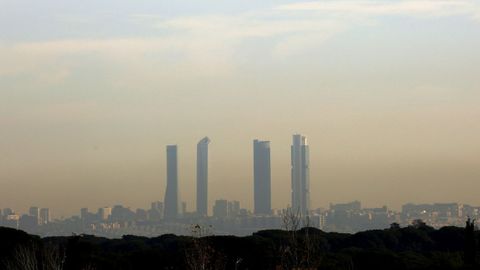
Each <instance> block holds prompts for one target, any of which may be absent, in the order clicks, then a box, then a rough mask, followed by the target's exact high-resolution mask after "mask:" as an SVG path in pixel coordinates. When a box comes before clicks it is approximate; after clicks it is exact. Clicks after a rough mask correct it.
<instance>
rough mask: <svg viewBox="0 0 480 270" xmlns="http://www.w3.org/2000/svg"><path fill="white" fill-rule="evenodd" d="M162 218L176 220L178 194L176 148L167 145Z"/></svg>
mask: <svg viewBox="0 0 480 270" xmlns="http://www.w3.org/2000/svg"><path fill="white" fill-rule="evenodd" d="M163 205H164V207H165V208H164V215H163V216H164V218H165V219H166V220H175V219H176V218H178V211H179V193H178V161H177V146H176V145H167V188H166V190H165V200H164V204H163Z"/></svg>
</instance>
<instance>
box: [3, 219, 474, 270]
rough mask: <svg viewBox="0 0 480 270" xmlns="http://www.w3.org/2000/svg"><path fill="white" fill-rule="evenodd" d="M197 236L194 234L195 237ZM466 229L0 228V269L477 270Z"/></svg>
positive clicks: (469, 228)
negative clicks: (144, 231)
mask: <svg viewBox="0 0 480 270" xmlns="http://www.w3.org/2000/svg"><path fill="white" fill-rule="evenodd" d="M197 236H198V235H197ZM479 237H480V234H479V233H478V232H476V231H475V230H474V226H473V223H469V224H467V226H466V228H458V227H444V228H441V229H438V230H436V229H433V228H431V227H429V226H426V225H425V224H417V225H416V226H409V227H405V228H399V227H398V226H392V227H391V228H390V229H385V230H373V231H365V232H360V233H356V234H341V233H325V232H322V231H320V230H318V229H314V228H303V229H301V230H298V231H293V230H290V231H283V230H266V231H260V232H257V233H255V234H253V235H252V236H248V237H234V236H203V237H188V236H175V235H162V236H159V237H156V238H145V237H138V236H130V235H128V236H124V237H123V238H121V239H106V238H100V237H95V236H89V235H81V236H71V237H49V238H43V239H42V238H39V237H37V236H32V235H28V234H26V233H24V232H22V231H17V230H13V229H7V228H0V265H1V267H2V269H32V270H33V269H39V270H40V269H45V270H47V269H79V270H84V269H85V270H86V269H98V270H100V269H480V267H478V265H477V264H476V261H477V257H478V255H479V254H478V253H479V252H478V250H477V245H476V243H477V242H478V240H479Z"/></svg>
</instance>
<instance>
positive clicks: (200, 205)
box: [197, 137, 210, 217]
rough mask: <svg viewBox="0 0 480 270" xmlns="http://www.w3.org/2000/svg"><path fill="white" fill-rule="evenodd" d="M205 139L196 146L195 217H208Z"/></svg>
mask: <svg viewBox="0 0 480 270" xmlns="http://www.w3.org/2000/svg"><path fill="white" fill-rule="evenodd" d="M209 143H210V139H209V138H208V137H205V138H203V139H201V140H200V141H199V142H198V144H197V215H198V216H203V217H205V216H207V215H208V144H209Z"/></svg>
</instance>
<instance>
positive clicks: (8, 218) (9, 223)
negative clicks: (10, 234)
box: [3, 211, 20, 229]
mask: <svg viewBox="0 0 480 270" xmlns="http://www.w3.org/2000/svg"><path fill="white" fill-rule="evenodd" d="M4 217H5V219H4V221H3V226H5V227H8V228H13V229H18V227H19V226H18V225H19V220H20V216H19V215H15V214H14V213H13V211H12V212H11V213H10V214H8V215H5V211H4Z"/></svg>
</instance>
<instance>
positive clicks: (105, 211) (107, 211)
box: [98, 207, 112, 221]
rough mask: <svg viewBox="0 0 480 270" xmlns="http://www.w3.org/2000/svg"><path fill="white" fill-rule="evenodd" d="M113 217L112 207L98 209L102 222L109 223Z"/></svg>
mask: <svg viewBox="0 0 480 270" xmlns="http://www.w3.org/2000/svg"><path fill="white" fill-rule="evenodd" d="M111 215H112V208H111V207H102V208H99V209H98V218H99V219H100V220H102V221H107V220H108V219H109V218H110V216H111Z"/></svg>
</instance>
